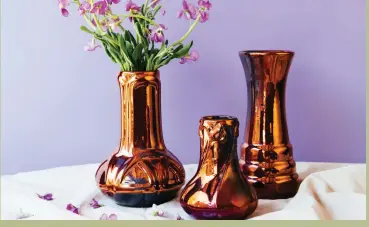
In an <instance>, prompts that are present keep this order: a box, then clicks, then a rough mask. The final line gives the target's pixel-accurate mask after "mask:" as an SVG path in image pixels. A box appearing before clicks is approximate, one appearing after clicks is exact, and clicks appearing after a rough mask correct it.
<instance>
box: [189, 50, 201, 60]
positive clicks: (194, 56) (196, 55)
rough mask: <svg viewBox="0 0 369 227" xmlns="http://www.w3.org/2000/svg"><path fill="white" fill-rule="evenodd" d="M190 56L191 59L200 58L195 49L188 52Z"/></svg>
mask: <svg viewBox="0 0 369 227" xmlns="http://www.w3.org/2000/svg"><path fill="white" fill-rule="evenodd" d="M190 57H191V60H192V61H197V60H198V59H199V58H200V55H199V52H197V51H192V52H191V53H190Z"/></svg>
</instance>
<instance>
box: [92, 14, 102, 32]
mask: <svg viewBox="0 0 369 227" xmlns="http://www.w3.org/2000/svg"><path fill="white" fill-rule="evenodd" d="M93 18H94V20H95V23H96V25H97V27H98V28H99V30H100V32H104V30H103V29H102V27H101V24H100V21H99V20H98V19H97V16H96V15H95V14H94V15H93Z"/></svg>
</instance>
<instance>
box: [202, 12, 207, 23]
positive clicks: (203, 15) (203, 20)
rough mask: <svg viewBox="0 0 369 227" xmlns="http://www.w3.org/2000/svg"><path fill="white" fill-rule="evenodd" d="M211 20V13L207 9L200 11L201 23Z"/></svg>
mask: <svg viewBox="0 0 369 227" xmlns="http://www.w3.org/2000/svg"><path fill="white" fill-rule="evenodd" d="M207 20H209V13H208V12H206V11H200V23H204V22H206V21H207Z"/></svg>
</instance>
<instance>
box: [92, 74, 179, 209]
mask: <svg viewBox="0 0 369 227" xmlns="http://www.w3.org/2000/svg"><path fill="white" fill-rule="evenodd" d="M118 81H119V86H120V93H121V141H120V146H119V149H118V150H117V151H116V152H114V153H113V154H112V155H111V156H110V158H109V159H107V160H105V161H104V162H103V163H102V164H101V165H100V167H99V168H98V170H97V172H96V181H97V184H98V186H99V187H100V189H101V191H102V192H103V193H105V194H107V195H109V196H111V197H112V198H113V199H114V200H115V201H116V203H118V204H119V205H124V206H131V207H149V206H152V205H153V204H161V203H164V202H167V201H169V200H171V199H173V198H174V197H176V196H177V192H178V191H179V190H180V188H181V187H182V186H183V184H184V181H185V171H184V168H183V166H182V164H181V162H180V161H179V160H178V159H177V158H176V157H175V156H174V155H173V154H172V153H171V152H170V151H168V150H167V148H166V147H165V144H164V140H163V133H162V127H161V106H160V105H161V103H160V101H161V100H160V98H161V97H160V92H161V90H160V86H161V85H160V77H159V72H122V73H120V74H119V76H118Z"/></svg>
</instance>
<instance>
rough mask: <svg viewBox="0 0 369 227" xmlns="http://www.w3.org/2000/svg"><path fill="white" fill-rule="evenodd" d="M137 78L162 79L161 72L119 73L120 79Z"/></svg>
mask: <svg viewBox="0 0 369 227" xmlns="http://www.w3.org/2000/svg"><path fill="white" fill-rule="evenodd" d="M132 76H133V77H136V78H142V77H146V76H153V77H156V78H160V71H159V70H157V71H120V72H119V73H118V78H122V77H132Z"/></svg>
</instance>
